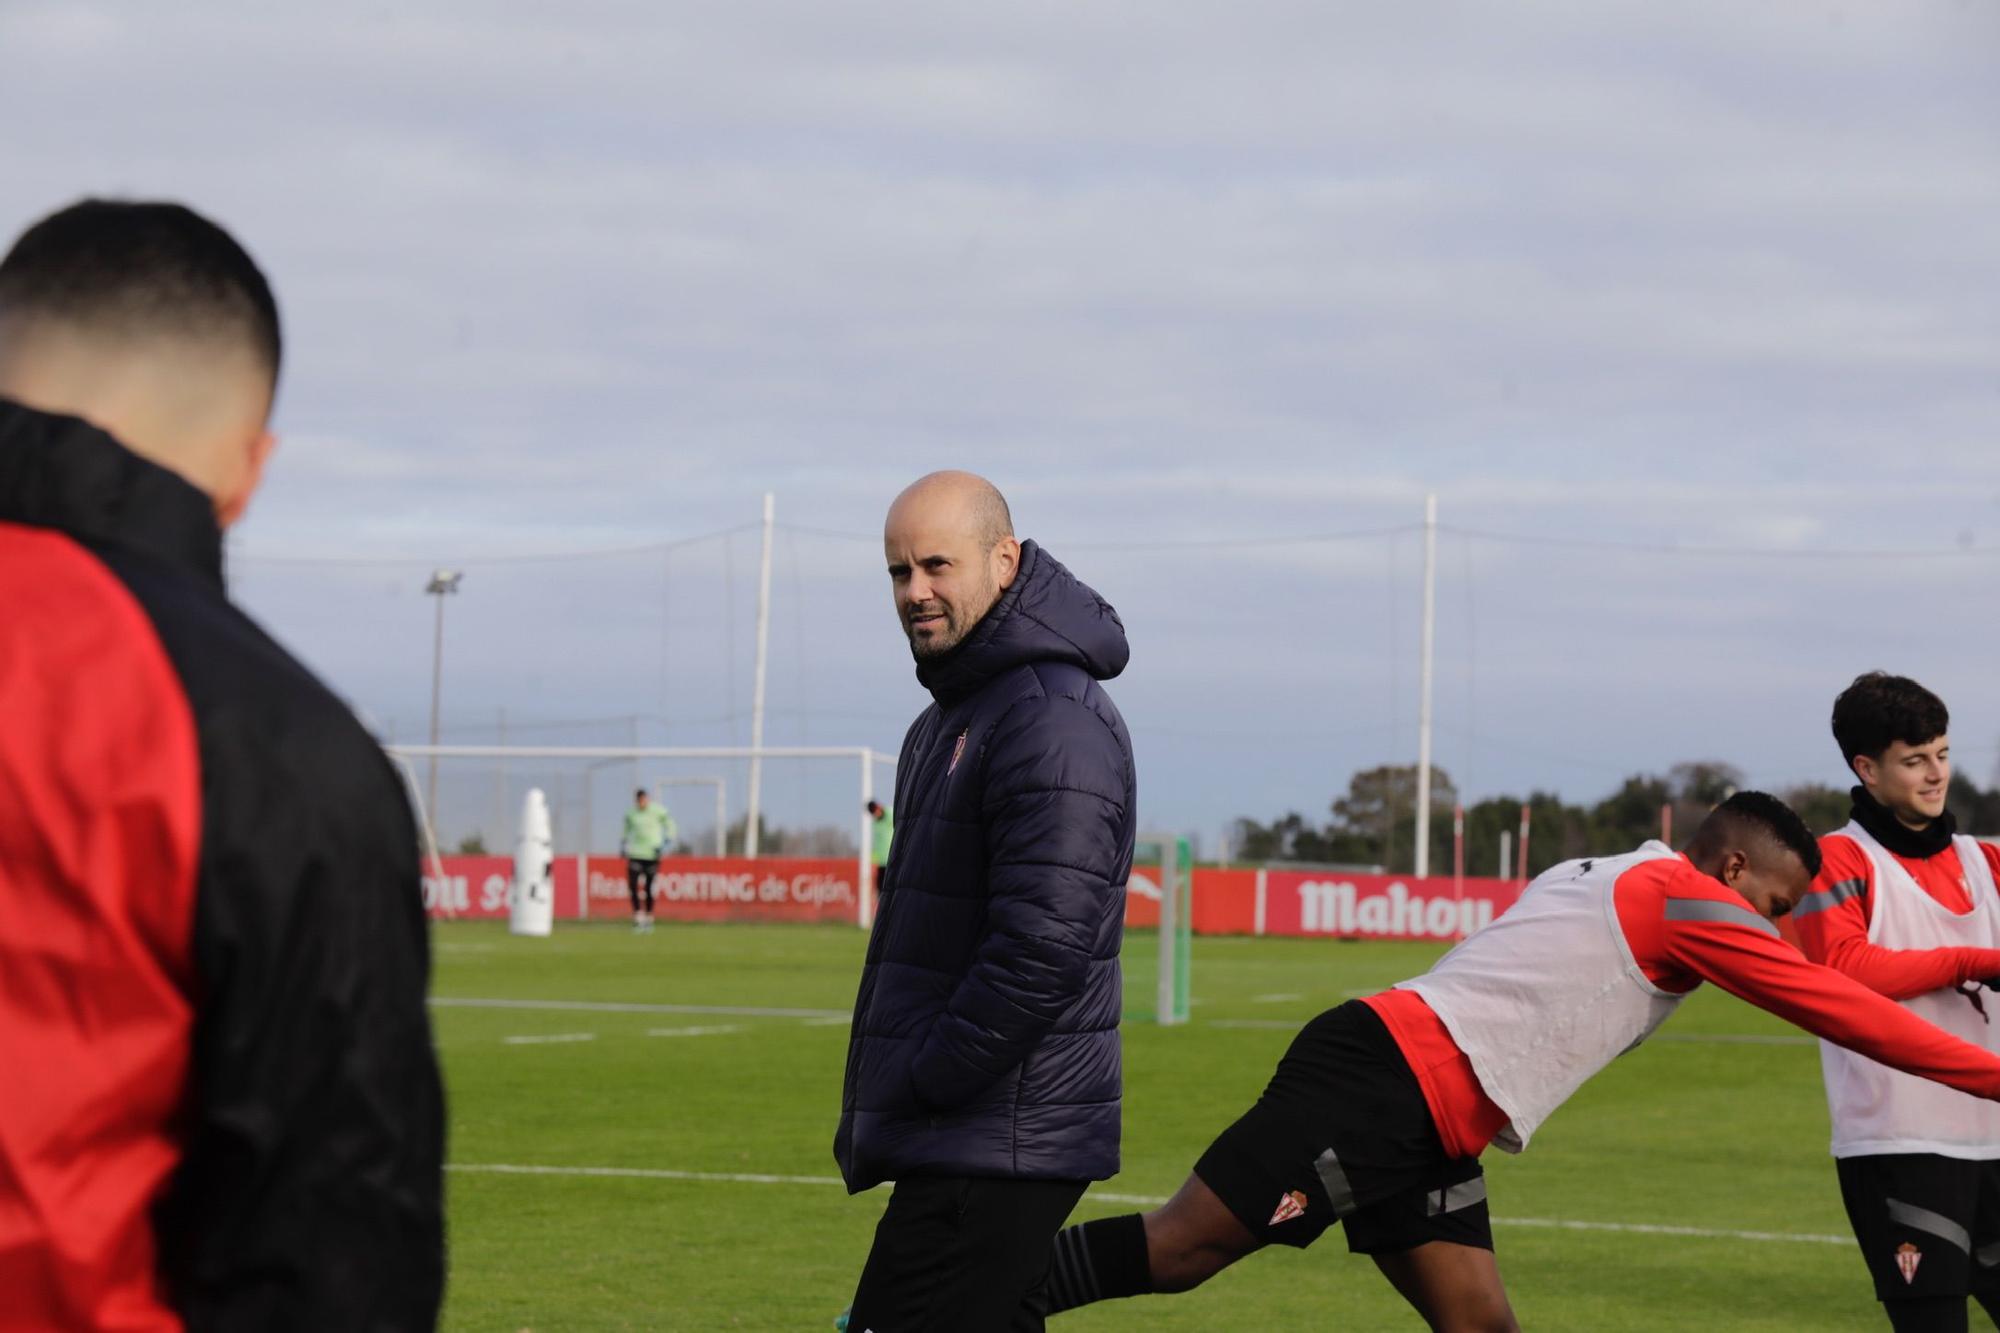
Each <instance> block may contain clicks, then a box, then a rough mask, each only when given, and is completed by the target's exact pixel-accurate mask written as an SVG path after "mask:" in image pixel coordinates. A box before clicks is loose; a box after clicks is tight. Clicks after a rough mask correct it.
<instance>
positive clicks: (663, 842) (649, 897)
mask: <svg viewBox="0 0 2000 1333" xmlns="http://www.w3.org/2000/svg"><path fill="white" fill-rule="evenodd" d="M679 833H680V830H679V829H678V828H676V827H675V825H674V817H673V816H672V815H671V814H669V813H668V812H667V807H666V806H664V805H654V804H653V802H652V800H651V798H649V797H648V796H647V795H646V789H645V788H644V787H641V788H639V790H638V792H637V793H636V794H635V795H634V796H633V798H632V808H631V809H630V810H627V811H626V812H625V832H624V835H623V836H622V837H620V839H619V841H618V850H619V851H621V852H623V853H624V855H625V888H626V890H627V892H629V893H630V894H631V895H632V929H634V930H638V931H648V930H651V929H652V928H653V876H654V875H656V874H658V873H659V869H660V853H661V852H662V851H664V850H665V849H666V848H667V847H668V846H669V845H670V844H671V843H672V842H673V840H674V839H675V837H677V836H678V835H679Z"/></svg>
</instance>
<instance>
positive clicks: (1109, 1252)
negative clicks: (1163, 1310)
mask: <svg viewBox="0 0 2000 1333" xmlns="http://www.w3.org/2000/svg"><path fill="white" fill-rule="evenodd" d="M1152 1289H1153V1276H1152V1272H1151V1270H1150V1269H1149V1268H1148V1267H1147V1262H1146V1220H1145V1219H1144V1218H1143V1217H1141V1216H1139V1214H1137V1213H1126V1214H1125V1215H1124V1216H1122V1217H1105V1218H1100V1219H1098V1220H1097V1221H1095V1222H1085V1223H1084V1224H1083V1225H1082V1226H1080V1227H1067V1228H1065V1229H1064V1230H1062V1231H1060V1232H1058V1233H1056V1238H1055V1242H1054V1253H1053V1254H1052V1255H1051V1256H1050V1261H1049V1313H1050V1314H1055V1313H1057V1312H1058V1311H1061V1310H1074V1309H1075V1308H1076V1307H1077V1306H1079V1305H1089V1304H1091V1303H1092V1302H1093V1301H1108V1300H1113V1299H1115V1298H1117V1297H1119V1296H1143V1295H1145V1294H1146V1293H1147V1292H1149V1291H1151V1290H1152Z"/></svg>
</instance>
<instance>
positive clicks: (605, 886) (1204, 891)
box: [424, 856, 1521, 940]
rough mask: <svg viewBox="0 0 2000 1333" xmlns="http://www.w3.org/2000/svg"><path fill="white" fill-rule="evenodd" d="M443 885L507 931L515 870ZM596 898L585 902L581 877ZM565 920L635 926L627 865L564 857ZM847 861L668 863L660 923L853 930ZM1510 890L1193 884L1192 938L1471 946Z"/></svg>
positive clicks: (1338, 883)
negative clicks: (1464, 941)
mask: <svg viewBox="0 0 2000 1333" xmlns="http://www.w3.org/2000/svg"><path fill="white" fill-rule="evenodd" d="M442 864H443V867H444V874H443V877H442V878H440V877H439V876H438V875H437V874H436V873H434V872H432V873H426V874H425V876H424V907H425V908H426V909H427V910H428V911H429V912H430V914H431V915H432V916H433V917H438V918H446V919H456V920H474V921H480V920H505V919H506V918H507V914H508V892H509V890H510V888H511V887H512V881H513V877H514V859H513V858H512V857H508V856H447V857H444V858H442ZM579 869H581V871H582V874H583V883H584V886H585V887H586V889H587V891H588V895H589V899H588V902H587V904H586V903H585V901H584V900H583V896H582V895H581V894H579V893H578V891H577V890H578V872H579ZM554 871H555V887H556V915H557V918H558V919H559V920H570V921H573V920H577V919H578V918H585V919H591V920H606V919H615V920H621V921H623V920H629V919H630V917H631V912H632V908H631V903H630V900H629V899H628V897H627V895H626V888H625V861H624V859H623V858H622V857H616V856H593V857H590V858H588V860H586V861H582V862H581V863H580V862H579V859H578V858H577V857H574V856H562V857H557V858H556V861H555V866H554ZM854 872H855V863H854V860H853V858H851V857H839V858H832V859H803V858H791V857H759V858H757V859H756V860H748V859H745V858H743V857H730V858H727V859H724V858H718V857H693V856H670V857H667V858H666V859H665V860H663V861H661V862H660V872H659V875H658V876H657V877H656V878H655V879H654V881H653V915H654V917H655V918H656V919H658V920H661V921H838V922H845V923H852V922H854V921H855V920H856V919H857V912H856V903H855V896H854ZM1520 894H1521V886H1520V885H1519V884H1517V883H1516V882H1514V881H1513V880H1505V879H1466V880H1463V881H1460V882H1458V883H1456V884H1455V883H1454V882H1453V881H1452V880H1451V879H1449V878H1446V877H1441V876H1433V877H1431V878H1428V879H1417V878H1415V877H1413V876H1408V875H1352V874H1348V873H1346V872H1344V871H1332V870H1268V869H1267V870H1218V869H1212V868H1200V869H1197V870H1195V872H1194V912H1193V922H1192V924H1193V928H1194V932H1195V933H1196V934H1198V935H1292V936H1315V937H1320V938H1339V939H1379V940H1441V939H1453V938H1456V937H1457V936H1460V935H1464V934H1470V933H1471V932H1472V931H1474V930H1477V929H1478V928H1479V927H1481V926H1483V925H1485V924H1486V923H1487V922H1488V921H1491V920H1492V919H1493V918H1494V917H1496V916H1498V915H1499V914H1500V913H1502V912H1504V911H1506V910H1507V908H1509V907H1511V906H1512V905H1513V903H1514V900H1515V899H1516V898H1518V897H1520ZM1159 921H1160V867H1159V866H1157V865H1139V866H1134V867H1133V868H1132V878H1131V882H1130V883H1129V884H1128V885H1127V886H1126V894H1125V922H1126V924H1127V925H1131V926H1156V925H1158V924H1159Z"/></svg>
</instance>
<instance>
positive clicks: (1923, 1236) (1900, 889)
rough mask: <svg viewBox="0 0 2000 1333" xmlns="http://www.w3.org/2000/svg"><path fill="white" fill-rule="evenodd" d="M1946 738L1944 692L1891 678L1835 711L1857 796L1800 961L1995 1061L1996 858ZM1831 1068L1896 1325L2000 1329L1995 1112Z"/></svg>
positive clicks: (1831, 1085) (1912, 1083)
mask: <svg viewBox="0 0 2000 1333" xmlns="http://www.w3.org/2000/svg"><path fill="white" fill-rule="evenodd" d="M1950 723H1951V718H1950V715H1949V714H1948V713H1947V712H1946V711H1945V706H1944V702H1943V701H1942V700H1941V699H1939V698H1938V697H1937V696H1936V695H1935V694H1932V693H1931V692H1930V691H1929V690H1927V689H1925V688H1924V687H1923V686H1921V685H1919V684H1917V682H1915V681H1913V680H1909V679H1906V678H1904V677H1902V676H1889V675H1884V674H1882V673H1881V672H1870V673H1869V674H1867V675H1864V676H1861V677H1858V678H1857V679H1856V680H1855V682H1854V683H1853V684H1852V685H1850V686H1848V688H1847V689H1846V690H1845V691H1843V692H1842V694H1841V696H1840V698H1839V699H1837V700H1835V701H1834V705H1833V735H1834V739H1835V740H1836V741H1838V742H1839V744H1840V753H1841V757H1842V758H1843V759H1845V760H1846V761H1847V763H1848V766H1849V767H1850V768H1851V769H1852V770H1853V772H1854V775H1855V777H1856V778H1858V779H1859V780H1860V785H1859V786H1857V787H1855V788H1854V810H1853V815H1852V818H1851V820H1850V822H1849V823H1848V824H1847V825H1846V827H1844V828H1842V829H1840V830H1839V831H1838V832H1835V833H1832V834H1829V835H1828V836H1827V837H1825V838H1822V839H1820V854H1821V856H1822V858H1823V864H1822V865H1821V867H1820V872H1819V878H1818V879H1817V880H1815V881H1814V883H1813V892H1812V893H1810V894H1808V895H1807V896H1806V897H1805V898H1804V899H1803V900H1802V901H1801V902H1800V904H1799V908H1798V920H1797V926H1798V933H1799V945H1800V947H1801V948H1802V949H1803V950H1804V951H1805V953H1806V956H1807V957H1808V958H1811V959H1813V960H1814V961H1816V962H1824V963H1825V964H1826V965H1827V966H1829V967H1833V968H1837V969H1839V970H1840V971H1842V972H1845V973H1846V974H1847V975H1848V976H1850V977H1853V978H1854V979H1855V980H1856V981H1858V982H1860V983H1861V984H1862V985H1864V986H1867V987H1868V988H1870V989H1871V990H1876V991H1880V992H1881V993H1882V994H1884V995H1886V996H1888V997H1889V998H1890V999H1892V1000H1896V1001H1899V1002H1900V1003H1901V1004H1902V1006H1903V1007H1904V1008H1905V1009H1907V1010H1908V1011H1910V1012H1911V1013H1913V1014H1915V1015H1917V1016H1918V1017H1920V1018H1923V1019H1926V1020H1928V1021H1929V1022H1931V1023H1933V1024H1935V1025H1937V1026H1938V1027H1940V1028H1943V1029H1944V1030H1945V1031H1947V1032H1952V1033H1956V1034H1957V1035H1959V1036H1961V1037H1963V1038H1965V1039H1966V1040H1967V1041H1969V1042H1971V1043H1973V1044H1974V1045H1976V1046H1983V1047H1985V1048H1987V1049H1988V1050H1994V1051H2000V1034H1996V1033H1995V1031H1994V1029H1993V1027H1992V1025H1991V1023H1990V1022H1989V1017H1990V1015H1989V1014H1988V1011H1987V1008H1986V1005H1985V1001H1984V1000H1983V999H1982V998H1981V997H1980V995H1979V988H1978V986H1977V985H1971V986H1967V985H1966V983H1970V982H1977V981H1979V980H1982V979H1985V978H1996V977H2000V896H1996V894H1995V892H1994V878H1995V874H1996V870H2000V854H1996V853H1995V851H1994V849H1993V848H1991V847H1988V846H1986V845H1984V844H1982V843H1979V842H1977V841H1975V840H1974V839H1972V838H1961V837H1954V836H1953V834H1954V832H1955V825H1954V823H1953V820H1952V817H1951V814H1950V813H1949V812H1948V811H1947V810H1946V809H1945V808H1944V803H1945V793H1946V791H1947V790H1948V789H1949V787H1950V783H1951V738H1950V736H1949V735H1948V734H1947V733H1948V729H1949V727H1950ZM1960 987H1966V988H1965V989H1963V990H1961V989H1960ZM1821 1063H1822V1065H1823V1067H1824V1070H1825V1074H1826V1100H1827V1108H1828V1110H1829V1111H1830V1112H1831V1115H1832V1119H1833V1155H1834V1157H1835V1159H1836V1160H1837V1162H1838V1167H1839V1172H1840V1193H1841V1198H1842V1199H1843V1200H1844V1201H1845V1203H1846V1205H1847V1216H1848V1220H1849V1221H1850V1222H1851V1223H1852V1225H1853V1227H1854V1236H1855V1239H1856V1240H1857V1241H1858V1242H1860V1245H1861V1252H1862V1256H1863V1257H1864V1258H1865V1259H1866V1261H1867V1264H1868V1271H1869V1273H1870V1274H1871V1276H1872V1277H1873V1278H1874V1282H1875V1294H1876V1297H1877V1298H1878V1299H1880V1300H1881V1301H1882V1303H1883V1309H1884V1311H1885V1313H1887V1315H1888V1316H1889V1323H1890V1324H1891V1326H1893V1327H1894V1328H1897V1329H1899V1330H1963V1329H1964V1328H1965V1326H1966V1322H1965V1321H1966V1298H1967V1297H1968V1296H1971V1297H1974V1298H1976V1299H1977V1300H1978V1301H1979V1303H1980V1304H1981V1305H1982V1306H1984V1307H1985V1308H1986V1312H1987V1313H1988V1314H1989V1315H1991V1316H1993V1317H1994V1319H1995V1320H1996V1322H2000V1160H1996V1159H2000V1106H1994V1105H1993V1104H1991V1103H1989V1102H1984V1101H1980V1100H1978V1099H1976V1098H1973V1097H1968V1096H1966V1095H1965V1094H1964V1093H1961V1092H1955V1091H1953V1090H1952V1089H1950V1088H1941V1087H1938V1086H1937V1085H1935V1084H1932V1083H1926V1082H1924V1081H1923V1080H1922V1079H1914V1078H1910V1077H1908V1076H1907V1075H1904V1074H1899V1073H1897V1072H1896V1071H1895V1070H1893V1069H1888V1068H1885V1067H1883V1066H1882V1065H1881V1064H1878V1063H1876V1062H1875V1061H1873V1060H1870V1059H1867V1058H1865V1057H1864V1056H1860V1055H1855V1054H1853V1053H1851V1052H1849V1051H1845V1050H1842V1049H1840V1048H1839V1047H1838V1046H1825V1045H1822V1048H1821Z"/></svg>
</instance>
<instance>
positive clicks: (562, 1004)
mask: <svg viewBox="0 0 2000 1333" xmlns="http://www.w3.org/2000/svg"><path fill="white" fill-rule="evenodd" d="M431 1003H432V1004H433V1005H435V1006H437V1007H438V1008H440V1009H569V1010H576V1011H578V1012H581V1013H591V1014H717V1015H721V1016H723V1017H728V1018H837V1019H839V1020H841V1021H842V1022H843V1023H844V1022H846V1021H847V1019H848V1016H849V1015H848V1011H847V1010H845V1009H760V1008H757V1007H755V1006H753V1005H742V1004H612V1003H607V1002H604V1001H600V1000H488V999H472V998H466V997H461V996H456V995H433V996H431Z"/></svg>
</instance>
